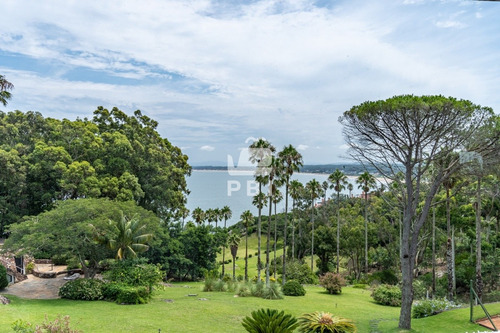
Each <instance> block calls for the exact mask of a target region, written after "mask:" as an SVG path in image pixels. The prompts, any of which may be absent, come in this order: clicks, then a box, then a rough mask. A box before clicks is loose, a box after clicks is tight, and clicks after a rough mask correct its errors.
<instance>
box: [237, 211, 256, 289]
mask: <svg viewBox="0 0 500 333" xmlns="http://www.w3.org/2000/svg"><path fill="white" fill-rule="evenodd" d="M240 219H241V222H242V223H243V226H244V227H245V281H248V228H249V227H251V226H252V224H253V223H254V218H253V215H252V213H251V212H250V211H249V210H245V211H244V212H243V213H241V216H240Z"/></svg>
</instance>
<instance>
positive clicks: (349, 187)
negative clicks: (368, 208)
mask: <svg viewBox="0 0 500 333" xmlns="http://www.w3.org/2000/svg"><path fill="white" fill-rule="evenodd" d="M347 190H348V191H349V198H352V190H354V186H353V185H352V183H348V184H347Z"/></svg>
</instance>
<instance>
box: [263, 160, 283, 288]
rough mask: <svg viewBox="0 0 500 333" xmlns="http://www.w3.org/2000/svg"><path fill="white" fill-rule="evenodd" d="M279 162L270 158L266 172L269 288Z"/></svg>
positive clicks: (267, 272) (267, 282) (267, 279)
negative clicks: (274, 203) (272, 217)
mask: <svg viewBox="0 0 500 333" xmlns="http://www.w3.org/2000/svg"><path fill="white" fill-rule="evenodd" d="M280 166H281V161H280V159H279V158H276V157H274V156H271V159H270V164H269V170H268V175H267V177H268V180H269V191H268V194H267V197H268V198H269V215H268V219H267V246H266V249H267V250H266V286H269V268H270V267H269V266H270V262H269V255H270V252H271V249H270V247H269V246H270V243H271V216H272V212H273V197H274V196H275V192H276V190H277V184H276V182H275V178H277V177H278V176H279V172H280V169H281V168H280Z"/></svg>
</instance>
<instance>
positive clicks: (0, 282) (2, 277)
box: [0, 264, 9, 290]
mask: <svg viewBox="0 0 500 333" xmlns="http://www.w3.org/2000/svg"><path fill="white" fill-rule="evenodd" d="M8 285H9V280H7V269H6V268H5V267H4V266H3V265H2V264H0V290H2V289H4V288H5V287H7V286H8Z"/></svg>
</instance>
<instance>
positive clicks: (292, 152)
mask: <svg viewBox="0 0 500 333" xmlns="http://www.w3.org/2000/svg"><path fill="white" fill-rule="evenodd" d="M278 157H279V158H280V159H281V161H282V163H283V171H282V176H281V177H282V179H283V183H284V184H285V222H284V224H283V276H282V283H283V284H285V282H286V245H287V228H288V191H289V186H290V177H292V175H293V173H294V172H295V171H299V170H300V167H301V166H302V165H303V162H302V155H301V154H300V153H299V152H298V151H297V149H295V147H293V146H292V145H288V146H285V147H284V148H283V150H282V151H280V152H279V153H278Z"/></svg>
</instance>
